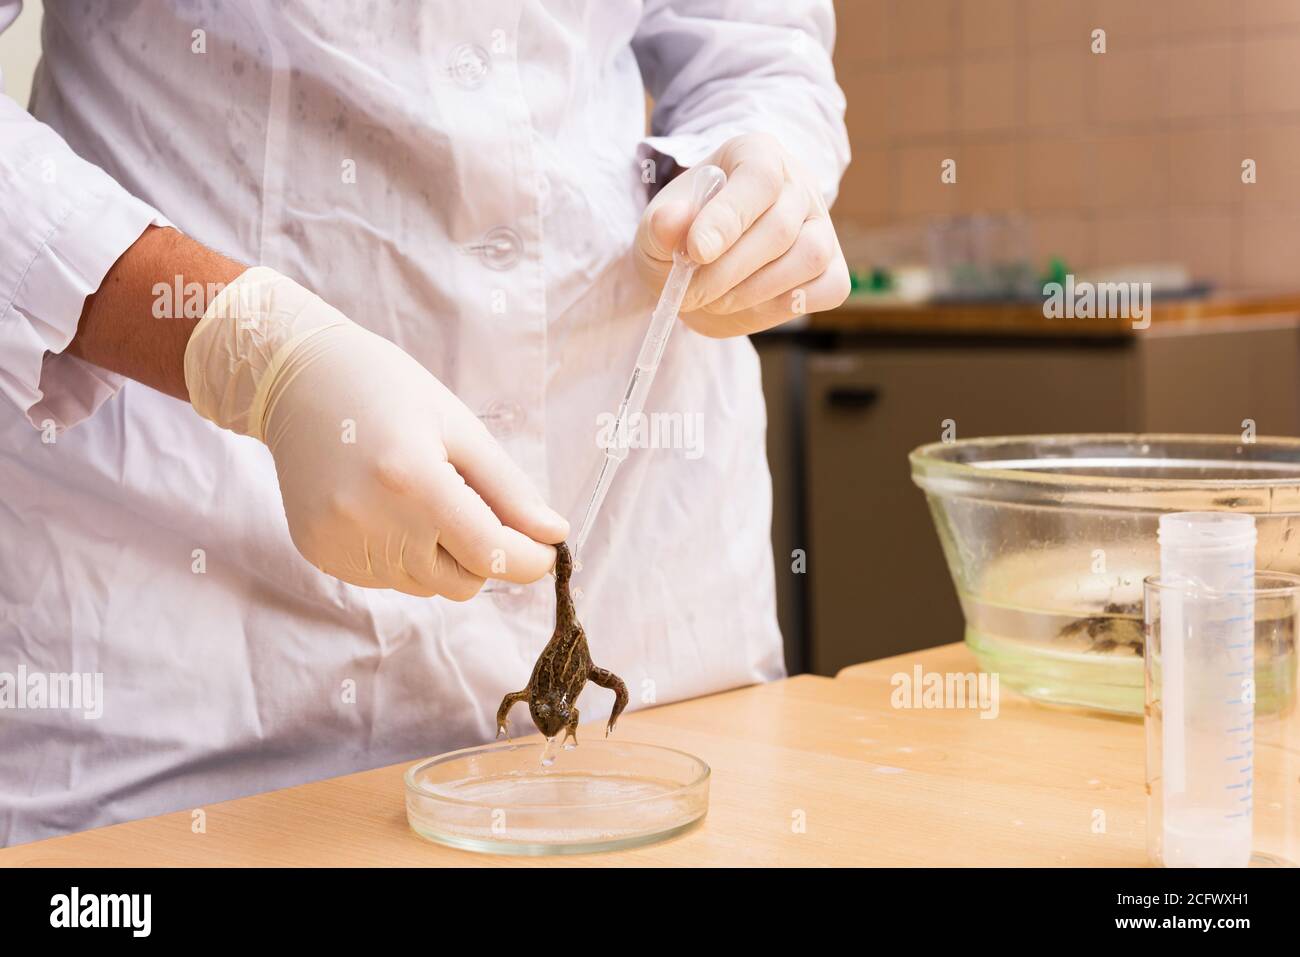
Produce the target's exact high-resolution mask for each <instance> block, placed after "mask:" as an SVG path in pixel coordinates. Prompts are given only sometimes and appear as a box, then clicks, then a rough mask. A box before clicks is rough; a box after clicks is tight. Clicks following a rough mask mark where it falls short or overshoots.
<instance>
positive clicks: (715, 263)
mask: <svg viewBox="0 0 1300 957" xmlns="http://www.w3.org/2000/svg"><path fill="white" fill-rule="evenodd" d="M709 164H711V165H713V166H719V167H721V168H722V171H723V172H724V173H726V174H727V185H726V186H724V187H723V188H722V190H721V191H720V192H719V193H718V195H717V196H715V197H714V198H713V199H712V200H711V201H710V202H709V203H708V204H707V205H705V207H704V209H702V210H701V211H700V213H699V215H698V216H696V218H695V220H694V223H693V224H692V222H691V218H690V215H691V203H690V200H691V196H692V195H693V185H692V183H691V177H692V174H693V172H694V171H695V170H697V169H699V168H700V167H701V166H705V165H709ZM688 230H689V233H688ZM683 236H685V237H686V240H687V243H686V252H687V254H688V255H689V256H690V257H691V258H692V259H693V260H695V261H696V262H697V263H699V264H700V268H699V269H697V270H696V272H695V278H694V279H692V281H691V286H690V289H688V290H687V293H686V299H685V300H684V301H683V303H682V319H683V321H684V322H685V323H686V324H687V325H688V326H690V327H691V328H692V329H694V330H695V331H696V332H699V333H702V334H703V335H706V336H714V337H723V336H742V335H747V334H749V333H751V332H759V331H761V330H763V329H768V328H770V327H772V326H775V325H779V324H780V323H782V322H785V321H786V320H788V319H792V318H794V317H795V316H799V315H803V314H805V313H809V312H820V311H821V310H824V309H833V308H835V307H836V306H838V305H839V304H840V303H842V302H843V301H844V300H845V298H847V296H848V294H849V270H848V266H847V265H846V264H845V262H844V253H843V252H841V251H840V243H839V239H838V237H837V236H836V235H835V227H834V226H833V225H832V224H831V219H830V214H829V212H828V211H827V209H826V202H825V200H823V198H822V195H821V192H820V191H819V190H818V188H817V184H816V183H815V182H814V181H813V179H812V177H811V176H810V175H809V174H808V173H806V172H805V171H804V170H803V169H802V168H801V167H800V165H799V163H798V161H797V160H795V158H794V157H793V156H791V155H790V154H789V153H787V152H786V151H785V149H784V148H783V147H782V146H781V144H780V143H778V142H777V141H776V139H774V138H773V137H771V136H768V135H766V134H760V133H754V134H746V135H744V136H737V137H733V138H732V139H730V140H727V142H725V143H723V144H722V146H721V147H719V148H718V149H717V150H716V151H715V152H714V153H713V155H712V156H710V157H709V158H708V159H706V160H704V161H703V162H701V163H700V164H699V166H694V167H692V168H691V169H688V170H686V171H685V172H683V173H682V174H681V175H679V176H678V177H677V178H676V179H674V180H673V181H672V182H671V183H669V184H668V185H667V186H665V187H664V188H663V189H662V190H660V191H659V193H658V195H656V196H655V197H654V199H652V200H651V201H650V204H649V205H648V206H647V207H646V209H645V212H644V213H643V214H642V216H641V225H640V227H639V228H638V229H637V235H636V243H635V250H636V253H635V255H636V261H637V265H638V268H639V270H640V272H641V275H642V277H643V278H644V279H645V281H646V282H647V283H648V284H649V285H650V286H651V287H652V288H653V289H654V290H655V292H656V293H658V291H659V290H660V289H661V288H662V287H663V284H664V280H665V279H666V278H667V276H668V271H669V270H670V269H671V268H672V264H673V263H672V260H673V250H674V249H675V248H677V247H678V246H679V245H680V244H681V242H682V238H683Z"/></svg>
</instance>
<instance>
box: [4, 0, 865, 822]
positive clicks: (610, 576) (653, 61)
mask: <svg viewBox="0 0 1300 957" xmlns="http://www.w3.org/2000/svg"><path fill="white" fill-rule="evenodd" d="M18 7H19V2H18V0H0V29H2V28H3V27H4V26H7V25H8V24H9V23H11V22H12V21H13V18H14V17H15V16H16V15H17V13H18ZM833 35H834V20H833V13H832V10H831V4H830V0H747V2H745V3H734V2H726V0H645V2H640V0H590V2H577V3H573V2H568V3H551V2H545V0H513V2H506V0H502V2H495V3H492V4H483V3H456V2H441V3H415V2H411V3H393V4H389V3H384V4H369V5H364V6H363V5H359V4H321V3H311V4H309V3H306V2H299V0H285V2H279V3H269V2H263V0H247V2H231V3H221V4H197V3H194V2H190V0H148V2H142V3H133V4H93V3H86V2H73V0H47V2H46V4H45V21H44V27H43V44H44V58H43V60H42V62H41V65H40V68H39V70H38V74H37V77H36V81H35V87H34V93H33V98H32V104H31V111H32V115H29V114H28V113H27V112H26V111H24V110H23V109H22V107H21V106H20V105H18V104H16V103H14V102H13V101H12V100H10V99H7V98H5V97H3V96H0V490H2V495H3V498H2V499H0V541H2V542H3V546H2V547H0V754H3V755H4V759H3V761H0V843H5V844H11V843H17V842H22V841H28V840H33V839H37V838H41V837H44V836H48V835H53V834H58V833H61V832H66V831H71V830H77V829H82V828H86V827H91V826H97V825H103V824H108V823H112V822H116V821H121V820H125V819H130V818H135V817H140V816H144V815H150V814H155V813H161V812H164V811H169V810H176V809H182V808H193V807H198V806H200V805H203V804H206V803H209V802H213V801H218V800H222V799H226V798H230V797H234V796H238V795H242V794H248V793H253V792H257V791H263V790H267V789H270V788H275V787H281V786H285V785H288V784H292V783H295V782H299V781H303V780H308V779H314V778H320V777H325V776H330V775H336V774H340V773H344V772H348V771H352V770H357V769H361V768H366V767H375V766H379V765H383V764H388V763H392V762H395V761H399V760H404V759H409V758H413V757H417V756H421V755H425V754H429V753H435V752H437V751H439V750H443V749H446V748H450V747H454V746H461V745H466V744H470V743H474V742H478V741H482V740H487V739H490V738H491V737H492V735H493V732H494V730H495V729H494V727H493V712H494V710H495V706H496V703H497V702H498V701H499V700H500V698H501V695H502V694H503V693H504V692H505V691H508V690H512V689H515V688H518V687H520V686H521V684H523V681H524V680H525V679H526V677H527V674H528V671H529V668H530V666H531V664H532V661H533V659H534V658H535V656H536V655H537V653H538V651H539V650H540V648H541V646H542V645H543V644H544V642H545V641H546V639H547V637H548V636H549V634H550V631H551V627H552V617H551V616H552V615H553V608H554V605H553V595H552V592H551V586H550V585H549V584H548V583H547V580H546V577H545V576H546V573H547V571H548V570H549V568H550V565H551V563H552V561H553V559H554V549H553V548H552V546H553V545H554V544H555V543H557V542H559V541H561V540H562V539H564V537H565V536H566V535H567V534H568V532H569V527H570V526H569V522H570V521H574V522H576V521H577V520H579V519H580V518H581V513H582V510H583V508H584V507H585V505H586V497H587V496H588V495H589V494H590V490H591V485H592V482H593V480H594V477H595V473H596V470H597V468H598V465H599V462H600V459H601V455H602V452H601V446H600V442H599V436H600V431H601V426H602V422H604V421H605V420H604V419H602V413H605V414H608V413H609V412H611V411H612V410H613V409H614V408H615V406H616V405H617V402H618V399H619V397H620V393H621V390H622V387H623V384H624V381H625V376H626V375H627V373H628V371H629V369H630V368H631V363H632V361H633V359H634V357H635V354H636V350H637V346H638V344H639V340H640V338H641V336H642V334H643V333H644V330H645V324H646V322H647V319H648V315H649V310H650V308H651V306H652V305H653V302H654V299H655V296H656V294H657V292H658V286H659V285H660V284H661V283H662V281H663V277H664V275H665V274H666V270H667V267H668V264H669V260H670V259H671V256H670V250H671V249H672V248H673V247H674V246H675V245H676V244H677V243H678V242H680V241H681V240H682V239H683V237H687V238H686V242H687V248H688V250H689V252H690V253H691V254H692V255H693V256H694V257H695V258H696V259H697V260H698V261H700V262H702V263H705V264H706V265H704V266H703V267H702V269H701V270H700V272H699V273H698V275H697V278H696V280H695V283H694V285H693V286H692V289H691V292H690V293H689V295H688V301H687V304H686V306H687V310H688V311H689V315H687V316H686V317H685V325H686V326H687V328H685V329H681V330H679V332H678V333H677V334H676V335H675V336H674V338H673V339H672V340H671V342H670V344H669V347H668V351H667V354H666V355H665V357H664V361H663V366H662V368H661V370H660V373H659V378H658V379H657V381H656V383H655V386H654V390H653V391H652V393H651V395H650V400H649V403H648V410H649V411H651V412H658V413H660V414H661V415H660V417H659V418H658V419H657V420H654V421H652V422H651V425H654V426H667V427H666V428H655V429H651V430H649V431H647V432H644V433H642V434H641V438H642V439H648V440H649V441H647V442H646V443H645V444H648V445H650V446H652V447H650V448H646V449H643V450H639V451H637V452H634V453H633V454H632V456H631V457H630V458H629V460H628V462H627V464H626V465H624V467H623V469H622V471H621V472H620V474H619V477H618V482H617V483H616V484H615V487H614V489H613V491H612V492H611V493H610V497H609V499H608V501H607V503H606V505H605V507H604V510H603V512H602V514H601V517H600V522H599V524H598V526H597V527H596V529H595V531H594V533H593V535H592V538H591V540H590V542H589V543H588V546H587V549H586V552H585V554H584V556H583V558H584V569H583V572H582V574H581V576H580V578H579V580H578V582H577V584H578V585H579V586H580V587H581V589H582V595H581V597H580V598H579V599H578V608H579V613H580V615H581V616H582V618H583V621H584V624H585V626H586V630H587V632H588V635H589V636H590V640H591V644H592V648H593V653H594V654H595V656H596V657H597V658H598V659H599V660H600V662H601V664H602V665H604V666H606V667H608V668H610V669H612V670H614V671H616V672H618V673H619V674H621V675H622V676H623V677H624V678H625V679H626V681H627V683H628V685H629V687H630V689H631V692H632V707H633V708H636V707H640V706H646V705H648V704H653V703H665V702H669V701H673V700H677V699H681V698H686V697H690V696H694V695H700V694H704V693H707V692H712V691H717V690H720V689H725V688H728V687H734V686H738V685H742V684H746V683H751V682H755V681H763V680H769V679H772V678H775V677H778V676H780V675H781V674H782V673H783V664H782V651H781V641H780V635H779V633H778V630H777V625H776V619H775V611H774V598H773V591H774V589H773V563H772V557H771V551H770V543H769V522H770V514H771V503H770V497H771V493H770V479H769V475H768V471H767V464H766V460H765V455H764V425H765V422H764V410H763V400H762V395H761V392H760V388H759V371H758V362H757V358H756V355H755V352H754V349H753V348H752V346H751V345H750V343H749V342H748V340H747V339H746V338H745V334H747V333H750V332H754V331H756V330H759V329H763V328H766V327H769V326H772V325H775V324H777V323H779V322H782V321H784V320H786V319H789V318H791V317H792V316H794V315H796V314H798V313H803V312H812V311H816V310H819V309H825V308H830V307H833V306H835V305H838V304H839V302H841V301H842V300H843V298H844V297H845V295H847V291H848V276H847V269H846V267H845V265H844V260H843V256H842V254H841V252H840V250H839V245H838V242H837V240H836V237H835V232H834V229H833V228H832V226H831V223H830V220H829V218H828V215H827V207H828V204H829V203H830V202H831V201H832V199H833V197H834V194H835V190H836V187H837V184H838V180H839V177H840V175H841V173H842V172H843V169H844V167H845V165H846V163H847V161H848V145H847V137H846V133H845V129H844V124H843V111H844V99H843V95H842V93H841V92H840V90H839V88H838V86H837V85H836V83H835V79H834V73H833V69H832V66H831V61H830V52H829V51H830V48H831V46H832V43H833ZM647 91H648V93H649V94H650V95H651V97H653V100H654V112H653V116H652V119H651V126H652V134H653V135H649V136H647V135H646V133H645V129H644V124H645V117H644V103H645V95H646V92H647ZM706 161H707V162H710V163H714V164H717V165H719V166H721V167H722V168H723V169H724V170H725V171H726V172H727V173H728V174H729V177H730V178H729V182H728V184H727V186H726V187H725V190H724V191H723V192H722V193H721V194H719V196H718V197H717V198H716V199H715V200H714V201H713V202H712V203H710V204H709V206H708V207H707V208H706V209H705V210H704V211H703V212H702V213H701V214H700V216H699V218H697V219H696V220H695V221H694V223H693V224H692V222H691V220H690V214H689V204H688V203H687V202H686V201H685V198H686V197H687V196H688V195H689V192H690V185H691V184H690V177H691V175H692V173H691V170H692V169H693V168H695V167H698V166H699V165H701V164H702V163H704V162H706ZM683 171H684V172H683ZM665 184H666V185H665ZM688 230H689V233H688ZM250 266H251V267H253V268H250ZM196 412H197V413H198V414H196ZM74 426H75V428H74ZM304 559H305V560H304ZM487 579H492V580H493V581H492V582H491V583H490V585H489V587H488V588H483V589H481V586H483V585H484V582H485V581H486V580H487ZM480 590H481V593H480V594H478V595H477V596H476V597H474V598H473V600H472V601H466V599H469V598H471V596H475V593H476V592H480ZM433 596H440V597H433ZM78 689H80V691H81V692H83V694H82V697H81V698H80V700H74V696H73V695H72V692H73V691H74V690H78ZM96 691H98V692H99V693H98V694H96V693H95V692H96ZM601 695H606V696H607V695H608V693H607V692H604V691H603V690H602V689H598V688H597V689H589V690H588V692H586V693H585V695H584V702H583V705H584V712H585V713H586V714H587V715H588V716H592V717H594V716H596V715H597V714H599V713H601V711H603V710H606V709H607V706H608V702H607V700H606V699H605V698H600V697H599V696H601ZM91 698H95V699H97V700H95V701H93V702H92V701H90V699H91ZM598 702H599V703H598ZM96 711H98V712H99V713H98V714H96V713H95V712H96ZM517 730H518V731H520V732H522V731H525V730H527V729H526V728H522V727H520V728H517ZM395 800H397V798H396V797H395Z"/></svg>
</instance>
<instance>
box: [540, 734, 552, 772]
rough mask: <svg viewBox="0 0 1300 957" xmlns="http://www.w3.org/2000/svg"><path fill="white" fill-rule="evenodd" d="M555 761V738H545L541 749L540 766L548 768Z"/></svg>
mask: <svg viewBox="0 0 1300 957" xmlns="http://www.w3.org/2000/svg"><path fill="white" fill-rule="evenodd" d="M554 763H555V738H554V737H553V736H552V737H549V738H547V739H546V747H545V748H543V749H542V767H544V768H549V767H550V766H551V765H552V764H554Z"/></svg>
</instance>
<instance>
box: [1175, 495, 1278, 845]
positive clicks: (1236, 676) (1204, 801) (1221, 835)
mask: <svg viewBox="0 0 1300 957" xmlns="http://www.w3.org/2000/svg"><path fill="white" fill-rule="evenodd" d="M1159 539H1160V577H1161V580H1162V581H1163V582H1164V583H1165V584H1166V585H1167V586H1168V585H1172V586H1174V587H1172V588H1170V589H1169V590H1168V591H1166V592H1165V594H1164V596H1163V603H1162V607H1161V626H1160V642H1161V648H1162V651H1163V658H1162V667H1163V675H1162V685H1163V708H1164V721H1163V729H1162V753H1163V761H1162V764H1163V774H1164V796H1163V808H1162V815H1161V818H1162V819H1161V830H1162V858H1163V863H1164V864H1165V866H1167V867H1245V866H1247V864H1248V863H1249V862H1250V853H1251V819H1252V803H1253V795H1252V757H1253V753H1254V731H1253V729H1254V720H1253V719H1254V707H1253V695H1252V694H1251V692H1250V689H1251V687H1252V685H1253V676H1254V667H1255V666H1254V661H1255V607H1254V601H1253V597H1252V595H1251V593H1250V589H1251V587H1252V583H1253V581H1254V574H1255V519H1254V517H1253V516H1250V515H1233V514H1230V513H1223V512H1181V513H1176V514H1172V515H1165V516H1162V517H1161V519H1160V531H1159Z"/></svg>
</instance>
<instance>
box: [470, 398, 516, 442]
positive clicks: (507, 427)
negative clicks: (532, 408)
mask: <svg viewBox="0 0 1300 957" xmlns="http://www.w3.org/2000/svg"><path fill="white" fill-rule="evenodd" d="M478 417H479V418H480V419H482V420H483V424H484V425H486V426H487V427H488V431H489V432H491V433H492V434H493V435H498V436H501V435H510V434H511V433H512V432H514V431H515V430H516V429H518V428H519V426H520V425H521V424H522V423H523V420H524V410H523V406H521V405H520V404H519V403H518V402H508V401H503V400H500V399H498V400H497V401H495V402H492V403H491V404H489V405H488V407H487V408H485V409H484V410H483V411H482V412H480V413H479V414H478Z"/></svg>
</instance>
